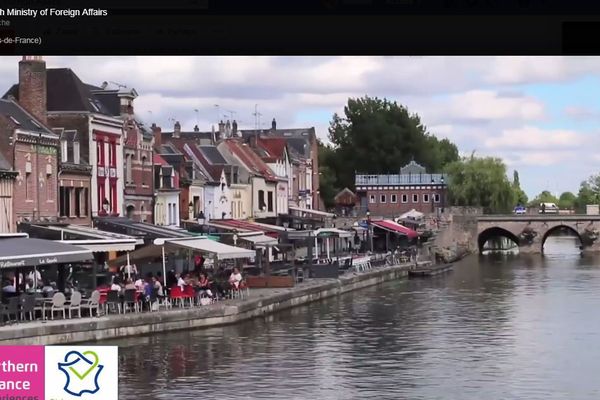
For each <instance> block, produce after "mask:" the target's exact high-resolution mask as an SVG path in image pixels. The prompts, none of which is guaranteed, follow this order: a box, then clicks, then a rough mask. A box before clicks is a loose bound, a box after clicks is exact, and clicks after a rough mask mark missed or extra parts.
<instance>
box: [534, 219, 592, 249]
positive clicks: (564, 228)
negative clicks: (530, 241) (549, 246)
mask: <svg viewBox="0 0 600 400" xmlns="http://www.w3.org/2000/svg"><path fill="white" fill-rule="evenodd" d="M559 231H567V232H569V233H571V234H572V235H571V236H575V237H576V238H577V240H579V246H580V247H583V238H582V237H581V235H580V234H579V232H577V230H576V229H575V228H573V227H572V226H569V225H563V224H559V225H555V226H553V227H551V228H550V229H548V230H547V231H546V232H545V233H544V236H543V237H542V253H543V252H544V245H545V244H546V239H548V237H549V236H552V234H553V233H555V232H559Z"/></svg>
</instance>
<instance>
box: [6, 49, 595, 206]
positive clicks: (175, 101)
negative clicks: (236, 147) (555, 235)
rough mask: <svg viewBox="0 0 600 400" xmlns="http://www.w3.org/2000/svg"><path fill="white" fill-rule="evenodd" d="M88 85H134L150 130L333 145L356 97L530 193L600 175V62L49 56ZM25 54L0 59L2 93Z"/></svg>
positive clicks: (570, 187)
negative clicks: (334, 132)
mask: <svg viewBox="0 0 600 400" xmlns="http://www.w3.org/2000/svg"><path fill="white" fill-rule="evenodd" d="M45 60H46V63H47V67H48V68H58V67H61V68H64V67H68V68H71V69H73V70H74V71H75V73H76V74H77V75H78V76H79V77H80V78H81V79H82V80H84V82H86V83H90V84H95V85H98V86H100V85H101V84H102V82H104V81H106V82H109V86H108V88H117V87H118V85H124V86H127V87H128V88H135V89H136V91H137V92H138V93H139V97H138V98H137V99H136V100H135V103H134V107H135V112H136V114H138V116H139V117H140V118H141V119H142V120H144V121H145V122H146V123H148V124H151V123H152V122H155V123H157V124H158V125H160V126H161V127H162V128H163V130H171V129H172V128H171V127H172V125H173V124H174V122H175V121H180V123H181V125H182V129H183V130H192V129H193V127H194V125H196V124H197V125H198V126H199V127H200V129H201V130H206V131H208V130H210V129H211V126H212V125H216V123H217V122H218V120H219V119H223V120H226V119H235V120H237V122H238V125H239V127H240V128H241V129H253V128H255V126H256V125H257V122H258V121H257V117H256V116H255V115H254V114H255V111H256V110H258V113H259V114H261V115H260V117H259V118H260V123H259V125H260V126H261V127H262V128H264V129H267V128H269V127H270V126H271V120H272V119H273V118H276V120H277V126H278V128H296V127H310V126H314V127H315V128H316V131H317V135H318V136H319V137H320V138H322V139H323V140H327V128H328V126H329V121H330V120H331V117H332V115H333V113H336V112H337V113H339V114H343V109H344V105H345V104H346V102H347V99H348V98H349V97H354V98H356V97H360V96H364V95H369V96H372V97H375V96H377V97H382V98H383V97H386V98H388V99H390V100H395V101H397V102H398V103H400V104H402V105H404V106H406V107H407V108H408V109H409V111H410V112H413V113H416V114H418V115H419V116H420V117H421V120H422V122H423V123H424V124H425V125H426V126H427V128H428V130H429V132H430V133H432V134H433V135H435V136H438V137H440V138H448V139H450V140H451V141H453V142H454V143H456V145H457V146H458V148H459V151H460V152H461V154H463V155H469V154H471V153H472V152H473V151H474V152H475V154H476V155H480V156H494V157H499V158H501V159H502V160H503V161H504V162H505V163H506V165H507V167H508V170H509V175H510V177H511V178H512V171H513V170H515V169H516V170H518V171H519V176H520V180H521V186H522V187H523V189H524V190H525V191H526V193H527V194H528V196H529V197H530V198H532V197H534V196H535V195H536V194H538V193H540V192H541V191H542V190H549V191H550V192H552V193H554V194H557V195H558V194H560V193H562V192H564V191H573V192H575V193H576V192H577V190H578V188H579V184H580V183H581V181H583V180H585V179H586V178H588V177H589V176H590V175H592V174H595V173H598V172H599V171H600V146H599V145H600V136H599V135H598V133H599V132H598V131H599V129H600V128H599V122H600V95H599V94H600V58H597V57H389V56H388V57H356V56H353V57H226V56H224V57H45ZM18 61H19V58H18V57H2V58H0V91H2V92H3V93H4V92H5V91H6V90H7V89H8V88H9V87H10V85H11V84H13V83H15V82H16V81H17V76H18Z"/></svg>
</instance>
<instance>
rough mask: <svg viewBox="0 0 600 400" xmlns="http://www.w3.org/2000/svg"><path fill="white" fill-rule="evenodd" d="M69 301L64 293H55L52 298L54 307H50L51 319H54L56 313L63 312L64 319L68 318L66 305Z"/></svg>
mask: <svg viewBox="0 0 600 400" xmlns="http://www.w3.org/2000/svg"><path fill="white" fill-rule="evenodd" d="M66 302H67V299H66V297H65V295H64V294H62V293H60V292H59V293H55V294H54V296H52V306H51V307H50V310H49V311H50V319H54V313H55V312H60V311H62V315H63V318H66V313H65V303H66Z"/></svg>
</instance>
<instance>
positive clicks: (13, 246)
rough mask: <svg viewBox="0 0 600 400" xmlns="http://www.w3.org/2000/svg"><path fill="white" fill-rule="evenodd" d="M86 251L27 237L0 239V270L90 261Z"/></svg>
mask: <svg viewBox="0 0 600 400" xmlns="http://www.w3.org/2000/svg"><path fill="white" fill-rule="evenodd" d="M93 258H94V256H93V255H92V253H91V252H90V251H89V250H88V249H84V248H83V247H78V246H73V245H70V244H66V243H58V242H54V241H51V240H44V239H33V238H28V237H15V238H6V239H4V238H0V268H19V267H34V266H40V265H48V264H64V263H72V262H81V261H87V260H92V259H93Z"/></svg>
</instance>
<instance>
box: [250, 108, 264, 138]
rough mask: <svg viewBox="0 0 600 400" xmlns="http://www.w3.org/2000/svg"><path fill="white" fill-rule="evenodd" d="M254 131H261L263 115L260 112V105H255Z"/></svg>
mask: <svg viewBox="0 0 600 400" xmlns="http://www.w3.org/2000/svg"><path fill="white" fill-rule="evenodd" d="M252 115H254V130H256V131H258V130H259V129H260V117H261V115H262V114H261V113H259V112H258V104H255V105H254V113H253V114H252Z"/></svg>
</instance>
